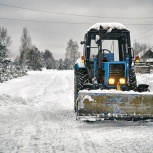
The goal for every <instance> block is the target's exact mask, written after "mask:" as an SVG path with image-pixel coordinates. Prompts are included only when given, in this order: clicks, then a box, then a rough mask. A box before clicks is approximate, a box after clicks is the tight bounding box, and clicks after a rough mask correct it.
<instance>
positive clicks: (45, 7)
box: [0, 0, 153, 59]
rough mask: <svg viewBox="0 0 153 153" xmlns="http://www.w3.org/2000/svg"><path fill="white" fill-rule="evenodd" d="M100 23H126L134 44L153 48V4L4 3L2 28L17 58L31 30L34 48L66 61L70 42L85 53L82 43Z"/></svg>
mask: <svg viewBox="0 0 153 153" xmlns="http://www.w3.org/2000/svg"><path fill="white" fill-rule="evenodd" d="M6 5H7V6H6ZM8 5H9V6H8ZM10 6H12V7H10ZM16 7H18V8H16ZM19 7H20V8H19ZM24 8H27V9H24ZM28 9H29V10H28ZM30 9H33V10H30ZM34 10H35V11H34ZM36 10H42V11H36ZM45 11H46V12H45ZM53 12H54V13H53ZM66 14H67V15H66ZM68 14H69V15H68ZM70 14H73V15H70ZM80 15H82V16H80ZM89 16H90V17H89ZM91 16H94V17H91ZM100 17H101V18H100ZM102 17H113V18H102ZM115 17H118V18H115ZM143 17H144V18H143ZM2 18H3V19H2ZM4 18H5V19H4ZM6 18H7V19H6ZM131 18H133V19H131ZM8 19H9V20H8ZM10 19H19V20H20V21H19V20H18V21H17V20H10ZM21 20H31V21H21ZM32 21H47V22H32ZM52 22H54V23H52ZM58 22H64V23H58ZM97 22H120V23H123V24H125V26H126V27H127V28H128V29H129V30H130V31H131V39H132V41H133V40H137V41H139V42H145V43H150V44H152V45H153V0H29V1H28V0H0V27H4V28H7V30H8V35H10V36H11V40H12V44H11V46H10V50H11V51H12V53H13V54H15V55H17V54H18V53H19V46H20V39H21V34H22V30H23V27H27V29H28V31H29V34H30V36H31V38H32V44H33V45H35V46H36V47H37V48H38V49H39V50H40V51H44V50H45V49H49V50H50V51H51V52H52V53H53V55H54V57H55V59H60V58H64V57H65V51H66V49H65V48H66V47H67V42H68V41H69V40H70V39H73V40H75V41H77V42H78V44H79V51H80V52H82V46H81V45H80V41H81V40H83V37H84V33H85V32H86V30H87V29H88V28H89V27H90V26H91V25H93V24H95V23H97ZM69 23H76V24H69ZM129 24H137V25H129ZM138 24H139V25H138ZM140 24H141V25H140ZM145 24H146V25H145Z"/></svg>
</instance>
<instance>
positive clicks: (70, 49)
mask: <svg viewBox="0 0 153 153" xmlns="http://www.w3.org/2000/svg"><path fill="white" fill-rule="evenodd" d="M78 49H79V46H78V43H77V42H76V41H73V40H72V39H70V40H69V41H68V43H67V47H66V53H65V58H66V59H67V60H68V61H69V64H70V68H73V66H74V64H75V62H76V60H77V59H78V58H79V57H80V52H79V51H78Z"/></svg>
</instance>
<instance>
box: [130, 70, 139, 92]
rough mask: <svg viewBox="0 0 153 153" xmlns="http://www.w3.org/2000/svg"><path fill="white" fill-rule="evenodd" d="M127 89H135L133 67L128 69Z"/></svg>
mask: <svg viewBox="0 0 153 153" xmlns="http://www.w3.org/2000/svg"><path fill="white" fill-rule="evenodd" d="M129 89H130V90H133V91H136V90H137V80H136V75H135V71H134V70H133V69H130V70H129Z"/></svg>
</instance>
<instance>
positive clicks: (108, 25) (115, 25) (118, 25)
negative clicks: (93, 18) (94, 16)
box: [87, 22, 126, 32]
mask: <svg viewBox="0 0 153 153" xmlns="http://www.w3.org/2000/svg"><path fill="white" fill-rule="evenodd" d="M100 27H101V28H102V29H104V30H107V29H109V28H111V29H126V27H125V26H124V25H123V24H122V23H116V22H108V23H96V24H94V25H93V26H91V27H90V28H89V29H88V31H90V30H91V29H95V30H99V29H100ZM88 31H87V32H88Z"/></svg>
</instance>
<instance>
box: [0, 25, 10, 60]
mask: <svg viewBox="0 0 153 153" xmlns="http://www.w3.org/2000/svg"><path fill="white" fill-rule="evenodd" d="M10 45H11V37H10V36H8V34H7V29H5V28H1V27H0V61H1V62H2V61H4V60H5V58H7V57H8V54H9V50H8V47H9V46H10Z"/></svg>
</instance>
